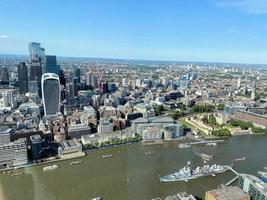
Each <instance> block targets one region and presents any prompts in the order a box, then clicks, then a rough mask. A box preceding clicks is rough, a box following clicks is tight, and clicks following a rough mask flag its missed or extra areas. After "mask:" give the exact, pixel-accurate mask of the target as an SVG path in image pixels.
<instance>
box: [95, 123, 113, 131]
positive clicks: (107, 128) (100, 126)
mask: <svg viewBox="0 0 267 200" xmlns="http://www.w3.org/2000/svg"><path fill="white" fill-rule="evenodd" d="M112 131H113V125H112V123H110V122H109V121H105V120H100V122H99V124H98V127H97V133H99V134H102V133H110V132H112Z"/></svg>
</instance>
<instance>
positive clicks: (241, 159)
mask: <svg viewBox="0 0 267 200" xmlns="http://www.w3.org/2000/svg"><path fill="white" fill-rule="evenodd" d="M243 160H246V158H245V157H242V158H236V159H234V161H243Z"/></svg>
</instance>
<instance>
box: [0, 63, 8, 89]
mask: <svg viewBox="0 0 267 200" xmlns="http://www.w3.org/2000/svg"><path fill="white" fill-rule="evenodd" d="M0 79H1V83H2V84H7V85H8V84H9V72H8V69H7V68H6V67H2V68H1V70H0Z"/></svg>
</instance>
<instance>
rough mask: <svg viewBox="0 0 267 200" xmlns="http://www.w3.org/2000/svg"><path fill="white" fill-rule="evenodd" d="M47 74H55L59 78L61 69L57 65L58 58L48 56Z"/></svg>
mask: <svg viewBox="0 0 267 200" xmlns="http://www.w3.org/2000/svg"><path fill="white" fill-rule="evenodd" d="M45 72H46V73H54V74H57V75H58V76H59V73H60V67H59V65H58V64H57V57H56V56H46V65H45Z"/></svg>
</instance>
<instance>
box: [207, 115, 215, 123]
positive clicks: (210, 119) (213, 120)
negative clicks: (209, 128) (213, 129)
mask: <svg viewBox="0 0 267 200" xmlns="http://www.w3.org/2000/svg"><path fill="white" fill-rule="evenodd" d="M208 122H209V124H210V125H213V126H215V125H216V124H217V121H216V118H215V117H214V116H213V115H211V116H210V117H209V121H208Z"/></svg>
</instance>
